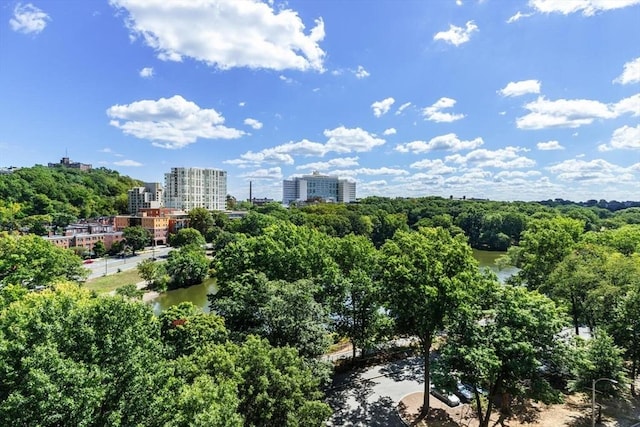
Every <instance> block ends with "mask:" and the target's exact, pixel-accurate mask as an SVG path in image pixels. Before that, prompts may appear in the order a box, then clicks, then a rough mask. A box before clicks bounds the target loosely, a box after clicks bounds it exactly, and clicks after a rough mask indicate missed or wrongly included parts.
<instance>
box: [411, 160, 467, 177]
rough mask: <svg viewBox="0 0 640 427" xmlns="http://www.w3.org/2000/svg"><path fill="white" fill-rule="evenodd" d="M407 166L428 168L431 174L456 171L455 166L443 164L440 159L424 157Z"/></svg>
mask: <svg viewBox="0 0 640 427" xmlns="http://www.w3.org/2000/svg"><path fill="white" fill-rule="evenodd" d="M409 167H410V168H411V169H428V170H429V173H430V174H432V175H445V174H448V173H453V172H455V171H456V168H454V167H452V166H447V165H445V164H444V162H443V161H442V159H433V160H432V159H424V160H420V161H418V162H415V163H412V164H411V165H409Z"/></svg>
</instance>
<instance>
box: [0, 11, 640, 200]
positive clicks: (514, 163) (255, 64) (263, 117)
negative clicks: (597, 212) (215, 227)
mask: <svg viewBox="0 0 640 427" xmlns="http://www.w3.org/2000/svg"><path fill="white" fill-rule="evenodd" d="M639 23H640V0H609V1H603V0H508V1H507V0H501V1H498V0H429V1H425V0H403V1H391V0H370V1H355V0H353V1H330V0H288V1H284V2H279V1H272V0H269V1H264V2H260V1H254V0H201V1H198V2H196V1H178V0H108V1H107V0H96V1H81V0H70V1H44V0H42V1H31V2H16V1H5V2H3V3H2V4H1V5H0V94H1V97H2V98H1V99H2V102H0V167H9V166H22V167H27V166H33V165H34V164H42V165H46V164H47V163H49V162H58V161H59V160H60V158H62V157H64V156H68V157H69V158H70V159H71V160H72V161H77V162H82V163H90V164H92V165H93V167H101V166H104V167H106V168H109V169H114V170H117V171H118V172H120V173H121V174H124V175H128V176H131V177H133V178H137V179H141V180H143V181H146V182H161V183H162V182H163V181H164V174H165V173H167V172H169V171H170V169H171V168H172V167H202V168H216V169H224V170H226V171H228V183H227V186H228V192H229V193H230V194H232V195H233V196H235V197H236V198H238V199H246V198H248V197H249V181H252V182H253V195H254V197H267V198H273V199H275V200H281V199H282V180H284V179H291V178H293V177H296V176H302V175H305V174H310V173H311V172H312V171H313V170H318V171H320V172H321V173H323V174H327V175H337V176H339V177H340V178H342V179H350V180H353V181H355V182H356V183H357V196H358V197H366V196H369V195H379V196H387V197H396V196H403V197H421V196H442V197H449V196H450V195H452V196H454V197H462V196H466V197H467V198H472V197H473V198H488V199H493V200H544V199H554V198H564V199H570V200H575V201H581V200H582V201H584V200H588V199H607V200H611V199H617V200H640V25H639Z"/></svg>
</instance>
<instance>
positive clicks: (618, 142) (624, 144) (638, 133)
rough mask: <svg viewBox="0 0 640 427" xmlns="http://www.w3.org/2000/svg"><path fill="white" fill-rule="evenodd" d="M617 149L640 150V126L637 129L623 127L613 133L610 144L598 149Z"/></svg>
mask: <svg viewBox="0 0 640 427" xmlns="http://www.w3.org/2000/svg"><path fill="white" fill-rule="evenodd" d="M616 149H627V150H640V125H638V126H636V127H631V126H623V127H621V128H618V129H616V130H615V131H613V135H612V136H611V141H610V142H609V144H602V145H600V146H599V147H598V150H600V151H611V150H616Z"/></svg>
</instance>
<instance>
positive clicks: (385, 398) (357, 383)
mask: <svg viewBox="0 0 640 427" xmlns="http://www.w3.org/2000/svg"><path fill="white" fill-rule="evenodd" d="M423 372H424V370H423V363H422V358H421V357H409V358H407V359H403V360H398V361H395V362H392V363H388V364H385V365H378V366H374V367H371V368H366V369H364V370H361V371H357V372H352V373H348V374H344V375H342V376H340V377H338V378H336V379H335V380H334V388H333V389H332V390H331V392H330V393H329V394H328V399H327V402H328V403H329V405H331V407H332V408H333V410H334V413H333V416H332V417H331V419H330V420H329V422H328V423H327V425H328V426H373V427H383V426H385V427H396V426H402V425H403V424H402V422H401V421H400V419H399V418H398V416H397V413H396V406H397V405H398V402H400V400H401V399H402V398H403V397H404V396H406V395H407V394H409V393H413V392H416V391H421V390H423V389H424V378H423Z"/></svg>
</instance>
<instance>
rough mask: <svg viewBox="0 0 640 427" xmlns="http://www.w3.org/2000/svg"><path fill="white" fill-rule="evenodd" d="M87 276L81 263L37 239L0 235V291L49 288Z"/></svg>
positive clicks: (76, 258)
mask: <svg viewBox="0 0 640 427" xmlns="http://www.w3.org/2000/svg"><path fill="white" fill-rule="evenodd" d="M87 275H88V271H87V269H85V268H84V266H83V265H82V260H81V259H80V258H79V257H78V256H76V255H74V254H73V252H71V251H69V250H67V249H62V248H58V247H57V246H55V245H53V244H52V243H50V242H48V241H46V240H44V239H42V238H41V237H39V236H34V235H26V236H15V235H8V234H2V233H0V287H2V286H5V285H8V284H15V285H23V286H25V287H28V288H34V287H36V286H50V285H51V284H52V283H54V282H56V281H59V280H75V281H80V280H83V279H84V278H85V277H87Z"/></svg>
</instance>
